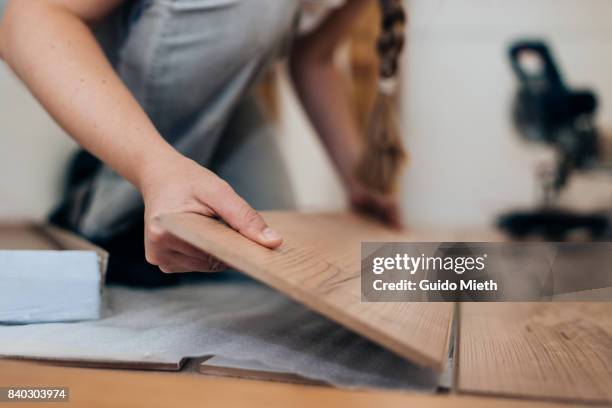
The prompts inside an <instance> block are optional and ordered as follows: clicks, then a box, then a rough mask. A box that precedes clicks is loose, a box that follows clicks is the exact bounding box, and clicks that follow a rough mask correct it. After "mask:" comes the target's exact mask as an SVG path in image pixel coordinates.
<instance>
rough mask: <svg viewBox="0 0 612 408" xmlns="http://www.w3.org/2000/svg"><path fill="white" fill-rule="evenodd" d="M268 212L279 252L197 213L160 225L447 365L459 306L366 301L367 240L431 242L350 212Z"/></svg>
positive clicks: (403, 351)
mask: <svg viewBox="0 0 612 408" xmlns="http://www.w3.org/2000/svg"><path fill="white" fill-rule="evenodd" d="M263 216H264V218H265V219H266V221H267V222H268V224H269V225H270V226H271V227H272V228H274V229H275V230H276V231H278V232H279V233H280V234H281V235H282V236H283V237H284V243H283V245H282V246H281V247H280V248H278V249H276V250H269V249H266V248H264V247H262V246H260V245H258V244H256V243H254V242H252V241H250V240H248V239H247V238H245V237H243V236H242V235H240V234H239V233H238V232H236V231H234V230H232V229H231V228H229V227H227V226H226V225H224V224H222V223H220V222H218V221H216V220H213V219H211V218H207V217H202V216H198V215H196V214H173V215H167V216H163V217H161V218H160V219H159V220H158V223H159V225H160V226H161V227H162V228H164V229H165V230H166V231H168V232H170V233H171V234H173V235H175V236H177V237H178V238H180V239H182V240H184V241H186V242H189V243H191V244H192V245H194V246H195V247H197V248H199V249H201V250H203V251H205V252H207V253H210V254H212V255H214V256H215V257H217V258H219V259H221V260H222V261H224V262H225V263H227V264H228V265H230V266H232V267H234V268H236V269H237V270H239V271H242V272H244V273H246V274H248V275H250V276H251V277H253V278H255V279H257V280H259V281H261V282H263V283H265V284H267V285H269V286H271V287H273V288H275V289H277V290H279V291H280V292H283V293H284V294H286V295H288V296H289V297H291V298H293V299H295V300H296V301H298V302H300V303H302V304H304V305H306V306H307V307H309V308H311V309H313V310H315V311H317V312H319V313H321V314H323V315H325V316H327V317H328V318H330V319H333V320H335V321H337V322H339V323H340V324H342V325H344V326H345V327H347V328H349V329H352V330H354V331H355V332H357V333H359V334H361V335H363V336H365V337H367V338H369V339H370V340H372V341H374V342H376V343H378V344H380V345H382V346H383V347H386V348H387V349H389V350H391V351H393V352H395V353H397V354H398V355H400V356H403V357H404V358H406V359H408V360H410V361H412V362H414V363H417V364H420V365H423V366H426V367H430V368H433V369H435V370H442V369H443V367H444V365H445V362H446V360H447V357H448V343H449V334H450V326H451V320H452V314H453V305H452V304H450V303H362V301H361V287H360V263H361V242H362V241H389V242H396V241H423V240H424V239H425V238H426V237H424V236H419V235H418V234H410V233H405V234H402V233H399V232H397V231H393V230H389V229H387V228H385V227H383V226H381V225H380V224H378V223H375V222H373V221H370V220H366V219H363V218H361V217H358V216H356V215H353V214H348V213H338V214H300V213H292V212H287V213H283V212H270V213H264V214H263ZM429 238H431V237H429Z"/></svg>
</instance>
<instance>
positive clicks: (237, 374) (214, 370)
mask: <svg viewBox="0 0 612 408" xmlns="http://www.w3.org/2000/svg"><path fill="white" fill-rule="evenodd" d="M217 360H219V361H217ZM197 371H198V372H199V373H201V374H205V375H212V376H216V377H229V378H241V379H243V380H257V381H274V382H283V383H290V384H304V385H319V386H328V384H326V383H324V382H321V381H316V380H311V379H309V378H306V377H302V376H300V375H297V374H292V373H285V372H279V371H274V370H270V369H267V368H263V367H259V366H258V364H256V365H251V366H249V364H239V366H236V365H235V364H233V363H230V364H227V362H226V361H225V359H223V358H221V359H219V358H218V357H215V356H209V357H208V358H205V359H204V361H202V362H200V363H199V364H198V368H197Z"/></svg>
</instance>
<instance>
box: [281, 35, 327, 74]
mask: <svg viewBox="0 0 612 408" xmlns="http://www.w3.org/2000/svg"><path fill="white" fill-rule="evenodd" d="M334 56H335V52H334V51H333V50H325V49H317V48H313V47H308V46H306V45H305V44H304V46H302V44H300V43H299V42H298V44H296V47H295V48H294V50H293V51H292V52H291V55H290V58H289V72H290V75H291V78H292V79H293V81H294V82H296V81H300V79H301V78H303V77H304V76H308V75H309V73H312V72H315V71H321V70H328V69H330V68H333V67H334Z"/></svg>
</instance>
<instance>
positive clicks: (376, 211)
mask: <svg viewBox="0 0 612 408" xmlns="http://www.w3.org/2000/svg"><path fill="white" fill-rule="evenodd" d="M347 190H348V196H349V200H350V203H351V207H352V208H353V209H354V210H355V211H357V212H359V213H362V214H365V215H368V216H371V217H374V218H376V219H378V220H380V221H382V222H384V223H385V224H387V225H389V226H391V227H393V228H398V229H399V228H402V226H403V225H402V220H401V210H400V204H399V199H398V197H397V195H396V194H389V195H384V194H381V193H379V192H377V191H374V190H371V189H368V188H367V187H365V186H364V185H363V184H361V183H360V182H359V181H357V180H353V181H350V182H348V183H347Z"/></svg>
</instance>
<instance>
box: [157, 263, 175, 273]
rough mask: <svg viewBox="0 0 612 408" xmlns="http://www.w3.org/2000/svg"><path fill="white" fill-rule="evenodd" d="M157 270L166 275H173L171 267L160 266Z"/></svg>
mask: <svg viewBox="0 0 612 408" xmlns="http://www.w3.org/2000/svg"><path fill="white" fill-rule="evenodd" d="M159 270H160V271H162V272H163V273H166V274H170V273H174V268H172V267H171V266H165V265H160V266H159Z"/></svg>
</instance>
